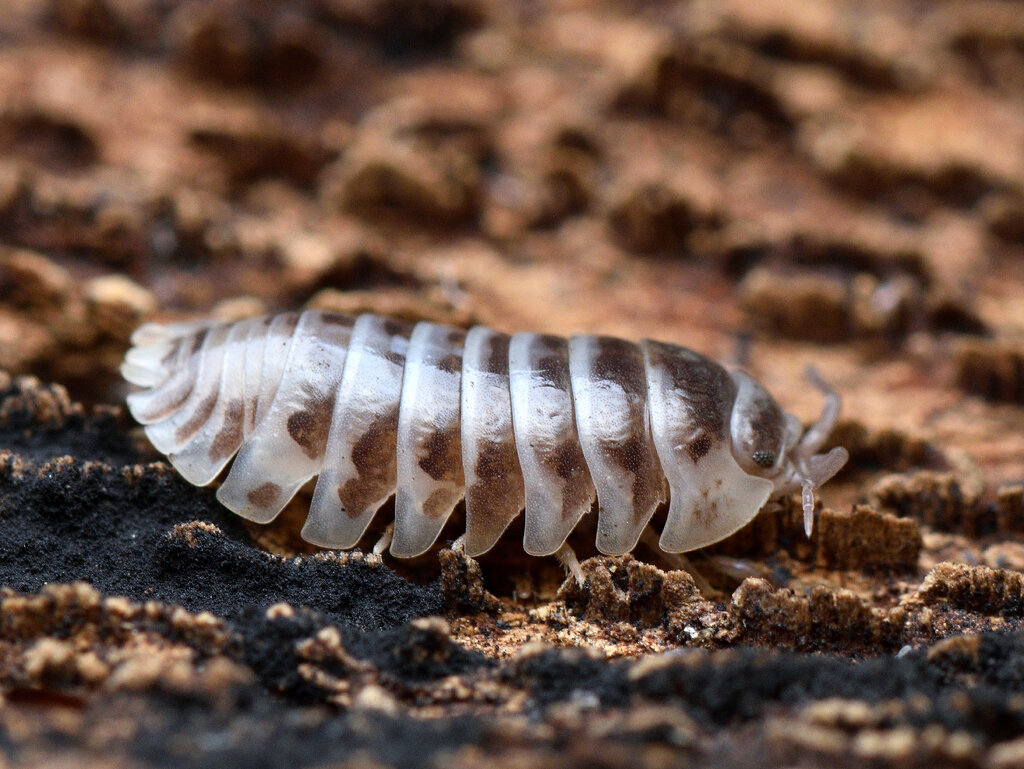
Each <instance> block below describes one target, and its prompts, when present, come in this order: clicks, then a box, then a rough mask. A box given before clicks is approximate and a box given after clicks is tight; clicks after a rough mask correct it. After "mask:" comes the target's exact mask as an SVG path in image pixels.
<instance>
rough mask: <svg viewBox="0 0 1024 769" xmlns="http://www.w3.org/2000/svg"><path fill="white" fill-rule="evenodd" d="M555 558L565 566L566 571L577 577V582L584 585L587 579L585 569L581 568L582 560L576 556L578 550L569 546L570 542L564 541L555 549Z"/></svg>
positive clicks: (581, 585)
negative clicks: (584, 574)
mask: <svg viewBox="0 0 1024 769" xmlns="http://www.w3.org/2000/svg"><path fill="white" fill-rule="evenodd" d="M555 558H557V559H558V560H559V562H560V563H561V564H562V566H564V567H565V570H566V572H568V573H569V574H571V575H572V576H573V577H575V578H576V584H577V585H579V586H580V587H583V585H584V583H586V581H587V580H586V578H585V577H584V576H583V569H582V568H580V561H579V559H578V558H577V557H576V552H575V551H574V550H573V549H572V548H571V547H569V543H568V542H563V543H562V546H561V547H560V548H558V550H556V551H555Z"/></svg>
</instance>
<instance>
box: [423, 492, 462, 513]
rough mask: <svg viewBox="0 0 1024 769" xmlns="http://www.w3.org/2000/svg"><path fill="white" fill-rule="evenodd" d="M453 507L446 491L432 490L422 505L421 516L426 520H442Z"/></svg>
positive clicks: (452, 502) (450, 497)
mask: <svg viewBox="0 0 1024 769" xmlns="http://www.w3.org/2000/svg"><path fill="white" fill-rule="evenodd" d="M453 505H454V501H453V500H452V495H451V492H450V491H449V490H448V489H434V491H432V492H431V493H430V496H429V497H427V499H426V501H424V503H423V514H424V515H425V516H426V517H427V518H442V517H444V516H445V515H447V514H448V513H450V512H451V509H452V507H453Z"/></svg>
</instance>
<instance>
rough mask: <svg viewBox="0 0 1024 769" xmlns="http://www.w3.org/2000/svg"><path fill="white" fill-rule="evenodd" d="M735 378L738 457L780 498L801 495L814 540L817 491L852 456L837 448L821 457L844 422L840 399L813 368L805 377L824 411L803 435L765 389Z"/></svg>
mask: <svg viewBox="0 0 1024 769" xmlns="http://www.w3.org/2000/svg"><path fill="white" fill-rule="evenodd" d="M731 374H732V378H733V381H734V382H735V383H736V386H737V393H736V401H735V405H734V406H733V411H732V420H731V424H730V435H731V439H732V453H733V456H734V457H735V459H736V461H737V462H738V463H739V465H740V467H742V468H743V470H744V471H745V472H747V473H749V474H750V475H757V476H760V477H762V478H766V479H768V480H770V481H772V483H773V484H774V486H775V489H774V494H775V495H782V494H788V493H790V492H792V491H795V490H797V489H800V490H801V491H802V506H803V512H804V530H805V531H806V532H807V536H810V535H811V529H812V527H813V525H814V490H815V489H817V488H820V487H821V486H822V484H824V483H825V482H827V481H828V480H829V479H831V478H832V476H834V475H835V474H836V473H838V472H839V471H840V470H841V469H842V467H843V465H845V464H846V461H847V460H848V459H849V456H850V455H849V452H847V450H846V449H844V448H842V447H838V446H837V447H836V448H833V449H832V450H831V451H829V452H827V453H825V454H819V453H818V451H819V449H821V447H822V444H824V442H825V440H826V439H827V438H828V434H829V432H830V431H831V430H832V427H833V426H834V425H835V423H836V420H837V419H838V417H839V405H840V402H839V396H838V394H837V393H836V392H835V391H834V390H833V389H832V388H831V387H830V386H829V385H828V384H827V383H826V382H825V381H824V380H823V379H822V378H821V376H820V375H819V374H818V372H817V371H816V370H815V369H814V368H812V367H809V368H808V369H807V371H806V373H805V377H806V378H807V380H808V381H809V382H810V383H811V384H812V385H814V386H815V387H816V388H817V389H818V390H820V391H821V393H822V394H823V395H824V396H825V407H824V409H823V410H822V413H821V416H820V417H819V418H818V420H817V421H816V422H815V423H814V424H813V425H811V426H810V427H809V428H808V429H807V431H806V432H804V431H803V428H802V426H801V424H800V420H799V419H797V418H796V417H795V416H793V415H792V414H786V413H784V412H783V411H782V409H780V408H779V406H778V404H777V403H776V402H775V399H774V398H772V396H771V395H770V394H769V393H768V391H767V390H765V389H764V387H762V386H761V385H760V383H758V382H757V381H756V380H754V379H753V378H751V377H750V376H748V375H747V374H745V373H744V372H742V371H733V372H731Z"/></svg>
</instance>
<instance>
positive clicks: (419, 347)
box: [391, 322, 465, 558]
mask: <svg viewBox="0 0 1024 769" xmlns="http://www.w3.org/2000/svg"><path fill="white" fill-rule="evenodd" d="M464 340H465V333H464V332H462V331H458V330H456V329H453V328H448V327H446V326H439V325H436V324H434V323H425V322H424V323H418V324H416V328H414V329H413V332H412V336H411V338H410V340H409V350H408V353H407V358H406V361H405V376H404V377H403V379H402V396H401V405H400V407H399V410H398V434H397V446H398V455H397V468H396V469H397V489H396V492H395V534H394V539H393V540H392V541H391V554H392V555H394V556H395V557H397V558H412V557H413V556H417V555H420V554H421V553H423V552H425V551H426V550H427V549H429V548H430V546H431V545H432V544H434V540H436V539H437V536H438V535H439V534H440V533H441V529H442V527H443V526H444V524H445V521H447V520H448V516H450V515H451V512H452V509H453V508H454V507H455V505H456V504H457V503H458V501H459V500H460V499H462V496H463V494H464V493H465V480H464V476H463V474H462V450H461V441H460V440H459V427H460V425H459V408H460V406H459V402H460V396H459V391H460V382H461V378H462V376H461V373H462V348H463V343H464Z"/></svg>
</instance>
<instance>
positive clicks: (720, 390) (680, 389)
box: [647, 342, 736, 461]
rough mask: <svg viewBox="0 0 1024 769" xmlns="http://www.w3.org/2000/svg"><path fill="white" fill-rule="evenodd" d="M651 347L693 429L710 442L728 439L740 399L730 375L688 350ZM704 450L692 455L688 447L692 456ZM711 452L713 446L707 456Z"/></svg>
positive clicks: (658, 344) (650, 344) (653, 359)
mask: <svg viewBox="0 0 1024 769" xmlns="http://www.w3.org/2000/svg"><path fill="white" fill-rule="evenodd" d="M647 345H648V351H649V355H650V357H651V362H652V364H654V365H657V366H659V367H661V368H663V369H664V370H665V371H666V372H667V374H668V379H669V381H670V382H671V385H672V389H673V390H674V391H675V392H676V394H677V395H678V397H679V399H680V400H681V401H682V402H683V403H684V404H685V405H686V408H687V411H688V412H689V416H690V419H691V420H692V422H693V425H694V426H695V427H699V428H701V430H702V431H703V433H704V434H705V436H706V437H707V439H708V440H709V441H714V440H715V439H716V438H723V437H725V436H726V434H727V430H728V417H729V415H730V413H731V412H732V404H733V401H734V400H735V399H736V384H735V383H734V382H733V381H732V377H730V376H729V372H727V371H726V370H725V369H724V368H722V367H721V366H719V365H718V364H717V363H715V362H714V361H713V360H710V359H709V358H705V357H704V356H703V355H698V354H697V353H695V352H693V351H692V350H687V349H686V348H685V347H678V346H676V345H671V344H665V343H664V342H647ZM700 449H701V446H696V447H695V448H694V450H693V451H691V449H690V448H689V446H688V447H687V451H688V452H691V456H692V455H693V453H695V452H699V451H700ZM709 449H710V445H709V446H708V447H707V449H705V450H704V453H707V450H709ZM700 456H703V454H701V455H700ZM697 458H698V459H699V458H700V457H697ZM694 461H696V460H694Z"/></svg>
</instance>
